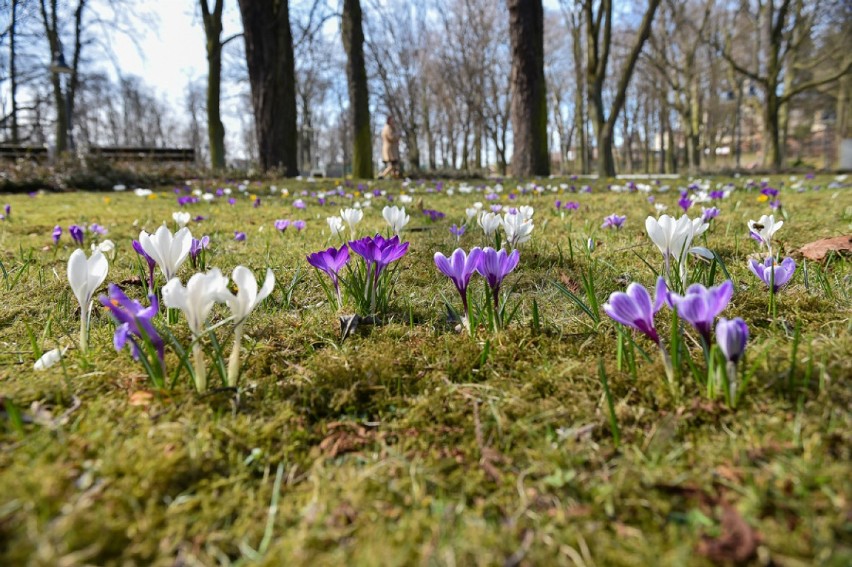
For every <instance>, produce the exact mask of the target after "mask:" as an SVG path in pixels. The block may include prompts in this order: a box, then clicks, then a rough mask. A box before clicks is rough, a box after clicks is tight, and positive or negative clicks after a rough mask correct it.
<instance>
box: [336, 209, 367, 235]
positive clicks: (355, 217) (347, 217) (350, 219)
mask: <svg viewBox="0 0 852 567" xmlns="http://www.w3.org/2000/svg"><path fill="white" fill-rule="evenodd" d="M340 218H341V219H342V220H343V222H345V223H346V224H348V225H349V231H350V232H351V233H352V235H353V236H354V235H355V225H356V224H358V223H359V222H361V219H363V218H364V211H362V210H361V209H341V210H340Z"/></svg>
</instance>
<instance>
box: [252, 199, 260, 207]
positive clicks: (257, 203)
mask: <svg viewBox="0 0 852 567" xmlns="http://www.w3.org/2000/svg"><path fill="white" fill-rule="evenodd" d="M252 206H253V207H254V208H255V209H256V208H258V207H259V206H260V197H255V198H254V203H252Z"/></svg>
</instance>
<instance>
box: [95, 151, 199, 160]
mask: <svg viewBox="0 0 852 567" xmlns="http://www.w3.org/2000/svg"><path fill="white" fill-rule="evenodd" d="M89 155H90V156H92V157H96V158H102V159H106V160H110V161H177V162H184V163H192V162H195V150H194V149H193V148H98V147H92V148H89Z"/></svg>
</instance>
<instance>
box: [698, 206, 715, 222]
mask: <svg viewBox="0 0 852 567" xmlns="http://www.w3.org/2000/svg"><path fill="white" fill-rule="evenodd" d="M718 216H719V209H717V208H716V207H710V208H709V209H705V208H704V207H701V220H702V221H704V222H706V223H709V222H710V221H711V220H713V219H715V218H716V217H718Z"/></svg>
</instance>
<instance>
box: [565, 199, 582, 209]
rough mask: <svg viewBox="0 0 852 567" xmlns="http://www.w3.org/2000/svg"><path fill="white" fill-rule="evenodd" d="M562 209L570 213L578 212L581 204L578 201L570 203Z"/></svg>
mask: <svg viewBox="0 0 852 567" xmlns="http://www.w3.org/2000/svg"><path fill="white" fill-rule="evenodd" d="M562 208H563V209H566V210H569V211H576V210H577V209H579V208H580V203H578V202H576V201H568V202H566V203H565V204H564V205H562Z"/></svg>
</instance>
